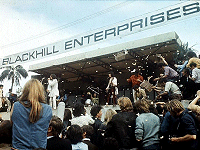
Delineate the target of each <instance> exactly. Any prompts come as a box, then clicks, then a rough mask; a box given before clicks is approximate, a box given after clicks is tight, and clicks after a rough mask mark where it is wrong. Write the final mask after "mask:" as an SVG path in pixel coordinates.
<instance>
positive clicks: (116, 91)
mask: <svg viewBox="0 0 200 150" xmlns="http://www.w3.org/2000/svg"><path fill="white" fill-rule="evenodd" d="M110 85H112V86H115V95H118V88H117V78H116V77H111V78H110V79H109V82H108V86H107V88H106V89H109V88H110Z"/></svg>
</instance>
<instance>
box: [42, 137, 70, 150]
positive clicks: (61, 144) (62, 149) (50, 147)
mask: <svg viewBox="0 0 200 150" xmlns="http://www.w3.org/2000/svg"><path fill="white" fill-rule="evenodd" d="M46 149H47V150H72V146H71V142H70V141H69V140H68V139H61V138H59V137H52V138H49V139H48V140H47V148H46Z"/></svg>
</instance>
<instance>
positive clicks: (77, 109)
mask: <svg viewBox="0 0 200 150" xmlns="http://www.w3.org/2000/svg"><path fill="white" fill-rule="evenodd" d="M73 115H74V117H79V116H81V115H85V108H84V105H83V104H82V103H76V104H75V106H74V108H73Z"/></svg>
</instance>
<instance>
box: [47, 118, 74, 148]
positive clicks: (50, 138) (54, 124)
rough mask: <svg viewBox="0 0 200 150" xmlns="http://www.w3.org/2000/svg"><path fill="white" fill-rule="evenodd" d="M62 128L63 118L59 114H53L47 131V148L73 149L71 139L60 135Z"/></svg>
mask: <svg viewBox="0 0 200 150" xmlns="http://www.w3.org/2000/svg"><path fill="white" fill-rule="evenodd" d="M62 130H63V122H62V120H61V119H60V118H59V117H57V116H53V117H52V119H51V121H50V124H49V128H48V132H47V147H46V149H47V150H56V149H58V150H64V149H65V150H72V146H71V142H70V140H69V139H63V138H60V137H59V135H60V133H61V131H62Z"/></svg>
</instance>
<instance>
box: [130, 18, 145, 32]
mask: <svg viewBox="0 0 200 150" xmlns="http://www.w3.org/2000/svg"><path fill="white" fill-rule="evenodd" d="M142 24H143V20H142V19H139V20H136V21H132V22H130V31H133V28H134V27H136V26H139V27H140V28H142V27H143V26H142Z"/></svg>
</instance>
